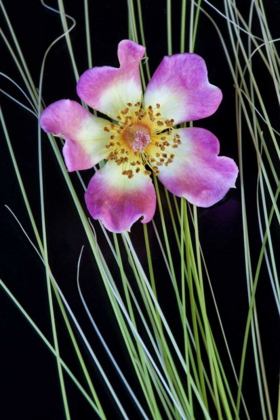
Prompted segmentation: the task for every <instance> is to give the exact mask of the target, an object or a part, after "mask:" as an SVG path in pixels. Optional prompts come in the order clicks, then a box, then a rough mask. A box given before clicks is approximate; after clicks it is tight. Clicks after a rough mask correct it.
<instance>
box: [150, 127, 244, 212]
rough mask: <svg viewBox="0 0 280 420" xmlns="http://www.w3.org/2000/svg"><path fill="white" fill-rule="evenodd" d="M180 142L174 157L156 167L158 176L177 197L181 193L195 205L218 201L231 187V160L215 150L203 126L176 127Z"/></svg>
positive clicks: (215, 142)
mask: <svg viewBox="0 0 280 420" xmlns="http://www.w3.org/2000/svg"><path fill="white" fill-rule="evenodd" d="M176 133H178V134H179V135H180V140H181V141H182V144H180V145H179V147H178V149H172V150H175V151H173V153H174V154H175V157H174V161H173V162H172V163H171V164H169V165H168V166H167V167H165V166H162V167H160V173H159V175H158V178H159V179H160V181H161V182H162V183H163V185H164V186H165V187H166V188H167V189H168V190H169V191H170V192H172V193H173V194H175V195H176V196H178V197H185V198H186V199H187V200H188V201H189V202H190V203H192V204H194V205H196V206H199V207H209V206H212V205H213V204H215V203H217V202H218V201H220V200H221V199H222V198H223V197H224V195H225V194H226V193H227V192H228V190H229V189H230V188H234V187H235V181H236V178H237V175H238V168H237V166H236V164H235V162H234V161H233V160H232V159H230V158H227V157H224V156H221V157H219V156H217V155H218V153H219V148H220V147H219V141H218V139H217V138H216V137H215V136H214V134H212V133H211V132H210V131H208V130H204V129H203V128H196V127H193V128H181V129H178V130H176Z"/></svg>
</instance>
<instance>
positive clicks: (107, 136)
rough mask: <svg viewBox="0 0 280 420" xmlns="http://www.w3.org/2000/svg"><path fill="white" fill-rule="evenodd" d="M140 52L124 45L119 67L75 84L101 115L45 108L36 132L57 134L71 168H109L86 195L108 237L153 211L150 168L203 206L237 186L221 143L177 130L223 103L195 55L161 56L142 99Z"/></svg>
mask: <svg viewBox="0 0 280 420" xmlns="http://www.w3.org/2000/svg"><path fill="white" fill-rule="evenodd" d="M144 52H145V48H144V47H142V46H141V45H138V44H136V43H135V42H132V41H128V40H124V41H122V42H120V44H119V46H118V58H119V62H120V68H118V69H117V68H113V67H107V66H104V67H94V68H92V69H89V70H87V71H86V72H85V73H84V74H83V75H82V76H81V77H80V79H79V81H78V85H77V93H78V95H79V97H80V98H81V99H82V100H83V101H84V102H85V103H86V104H87V105H89V106H90V107H91V108H94V109H96V110H98V111H100V112H102V113H103V114H106V115H108V117H110V118H111V119H112V122H110V121H108V120H105V119H104V118H98V117H95V116H94V115H92V114H91V113H90V112H88V111H87V110H86V109H84V108H83V107H82V106H81V105H80V104H79V103H77V102H75V101H71V100H69V99H68V100H60V101H57V102H55V103H53V104H51V105H50V106H48V107H47V108H46V109H45V110H44V112H43V113H42V115H41V118H40V124H41V127H42V128H43V129H44V130H45V131H46V132H48V133H53V134H56V135H61V136H62V137H63V138H65V140H66V142H65V145H64V148H63V155H64V159H65V162H66V166H67V169H68V171H77V170H82V169H89V168H92V166H94V165H96V164H97V163H98V162H100V161H101V160H102V159H107V163H106V165H105V166H104V167H103V168H102V169H100V170H98V171H97V172H96V173H95V175H94V176H93V177H92V179H91V181H90V183H89V186H88V189H87V191H86V193H85V200H86V204H87V207H88V210H89V212H90V214H91V215H92V217H93V218H94V219H100V220H101V221H102V223H103V224H104V226H105V227H106V228H107V229H108V230H110V231H112V232H123V231H126V230H130V228H131V226H132V224H133V223H134V222H136V220H138V219H139V218H140V217H141V216H143V219H142V222H143V223H147V222H149V221H150V220H151V219H152V218H153V216H154V213H155V207H156V194H155V190H154V186H153V183H152V179H151V177H150V175H151V171H154V173H155V174H156V175H157V176H158V178H159V180H160V181H161V182H162V183H163V185H164V186H165V187H166V188H167V189H168V190H169V191H170V192H171V193H173V194H175V195H176V196H178V197H185V198H186V199H187V200H188V201H189V202H190V203H192V204H195V205H196V206H200V207H208V206H211V205H213V204H215V203H217V202H218V201H219V200H221V199H222V198H223V197H224V195H225V194H226V193H227V191H228V190H229V189H230V188H231V187H234V185H235V181H236V177H237V174H238V169H237V166H236V164H235V163H234V161H233V160H232V159H229V158H227V157H223V156H222V157H218V156H217V155H218V153H219V141H218V139H217V138H216V137H215V136H214V135H213V134H212V133H210V132H209V131H207V130H205V129H203V128H196V127H193V128H178V129H174V128H173V126H174V125H177V124H180V123H182V122H185V121H193V120H198V119H200V118H205V117H208V116H209V115H211V114H213V113H214V112H215V111H216V110H217V108H218V106H219V104H220V102H221V100H222V93H221V91H220V89H219V88H217V87H216V86H213V85H211V84H210V83H209V81H208V78H207V69H206V65H205V62H204V60H203V59H202V58H201V57H199V56H198V55H196V54H188V53H185V54H175V55H172V56H169V57H164V58H163V60H162V62H161V64H160V65H159V67H158V69H157V70H156V72H155V74H154V75H153V77H152V79H151V81H150V83H149V84H148V86H147V90H146V92H145V95H144V98H143V100H142V89H141V82H140V76H139V62H140V60H141V59H142V57H143V55H144Z"/></svg>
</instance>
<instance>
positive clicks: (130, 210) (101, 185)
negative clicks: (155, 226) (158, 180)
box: [85, 161, 156, 233]
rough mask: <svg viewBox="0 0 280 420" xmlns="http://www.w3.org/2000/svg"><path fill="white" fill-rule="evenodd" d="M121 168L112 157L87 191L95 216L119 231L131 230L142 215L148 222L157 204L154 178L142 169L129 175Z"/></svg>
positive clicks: (106, 225) (88, 201)
mask: <svg viewBox="0 0 280 420" xmlns="http://www.w3.org/2000/svg"><path fill="white" fill-rule="evenodd" d="M121 171H122V168H121V166H118V165H116V163H115V162H112V161H111V162H110V161H108V162H107V163H106V165H105V166H104V167H103V168H102V169H100V170H98V171H97V172H96V173H95V175H94V176H93V177H92V179H91V181H90V183H89V186H88V189H87V191H86V193H85V200H86V204H87V208H88V210H89V212H90V214H91V216H92V217H93V218H94V219H100V220H101V221H102V223H103V224H104V226H105V227H106V229H108V230H110V231H111V232H116V233H120V232H124V231H127V230H130V228H131V226H132V225H133V223H135V222H136V221H137V220H138V219H139V218H140V217H141V216H143V217H144V218H143V220H141V221H142V223H148V222H149V221H150V220H151V219H152V218H153V216H154V213H155V207H156V194H155V190H154V186H153V183H152V180H151V178H150V177H149V176H147V175H144V174H143V173H142V172H139V174H136V175H135V176H134V177H133V178H132V179H128V178H127V176H125V175H122V173H121Z"/></svg>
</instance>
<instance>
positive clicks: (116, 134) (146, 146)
mask: <svg viewBox="0 0 280 420" xmlns="http://www.w3.org/2000/svg"><path fill="white" fill-rule="evenodd" d="M159 108H160V104H156V107H155V108H153V107H152V106H151V105H150V106H148V107H147V108H145V109H143V108H142V107H141V103H140V102H137V103H136V104H135V105H132V104H131V103H128V104H127V108H125V109H124V110H122V111H120V112H119V115H117V116H116V120H117V122H116V123H114V122H112V123H111V124H110V125H109V126H106V127H104V131H106V132H108V134H109V133H110V141H109V142H108V143H107V145H106V146H105V147H106V148H107V149H111V150H110V151H109V153H108V156H107V160H113V161H115V162H116V164H117V165H119V166H120V165H122V174H123V175H125V176H127V177H128V178H129V179H131V178H133V176H134V175H135V174H138V173H139V172H140V171H141V172H143V173H144V174H145V175H151V171H149V170H146V166H149V168H150V169H152V170H153V171H154V173H155V175H158V174H159V173H160V166H162V165H165V166H168V165H169V164H171V163H172V162H173V160H174V157H175V154H174V151H175V150H174V149H177V148H178V147H179V145H180V144H181V140H180V136H179V134H174V131H173V123H174V120H173V119H171V120H169V119H166V118H163V117H162V115H161V113H160V112H159Z"/></svg>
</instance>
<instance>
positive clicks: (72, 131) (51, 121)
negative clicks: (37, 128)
mask: <svg viewBox="0 0 280 420" xmlns="http://www.w3.org/2000/svg"><path fill="white" fill-rule="evenodd" d="M40 124H41V127H42V128H43V130H44V131H46V132H47V133H53V134H57V135H62V136H63V137H64V138H65V139H66V143H65V145H64V148H63V155H64V159H65V163H66V166H67V169H68V171H70V172H71V171H78V170H81V169H89V168H92V167H93V166H94V165H96V164H97V163H98V162H100V161H101V160H102V159H104V158H105V157H106V156H107V155H108V150H107V149H106V148H105V146H106V144H108V142H109V141H110V139H109V136H108V133H107V132H105V131H104V127H105V126H108V121H106V120H104V119H103V118H97V117H94V116H93V115H92V114H91V113H90V112H88V111H87V110H86V109H84V108H83V107H82V106H81V105H80V104H79V103H78V102H75V101H70V100H69V99H62V100H61V101H57V102H54V103H53V104H51V105H49V106H48V107H47V108H46V109H45V110H44V111H43V112H42V115H41V118H40Z"/></svg>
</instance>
